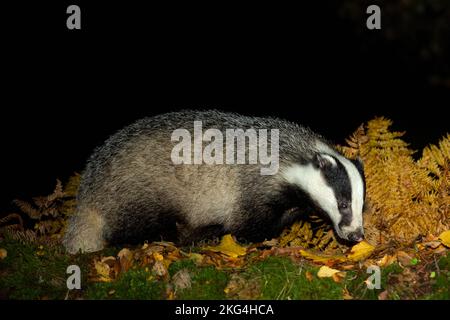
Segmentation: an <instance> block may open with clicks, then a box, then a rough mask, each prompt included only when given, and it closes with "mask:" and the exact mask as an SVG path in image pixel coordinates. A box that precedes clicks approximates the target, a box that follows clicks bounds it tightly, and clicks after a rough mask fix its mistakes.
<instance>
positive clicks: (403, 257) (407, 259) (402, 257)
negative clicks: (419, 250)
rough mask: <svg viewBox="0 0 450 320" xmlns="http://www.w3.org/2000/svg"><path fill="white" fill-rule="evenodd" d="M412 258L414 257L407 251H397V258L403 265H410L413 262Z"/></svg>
mask: <svg viewBox="0 0 450 320" xmlns="http://www.w3.org/2000/svg"><path fill="white" fill-rule="evenodd" d="M412 259H413V257H412V256H410V255H409V254H407V253H406V252H405V251H398V252H397V260H398V262H400V264H401V265H403V266H409V265H410V264H411V260H412Z"/></svg>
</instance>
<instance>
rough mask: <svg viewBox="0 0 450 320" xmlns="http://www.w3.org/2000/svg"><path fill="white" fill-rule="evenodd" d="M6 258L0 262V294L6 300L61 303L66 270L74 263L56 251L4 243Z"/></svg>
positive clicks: (14, 242) (32, 245)
mask: <svg viewBox="0 0 450 320" xmlns="http://www.w3.org/2000/svg"><path fill="white" fill-rule="evenodd" d="M1 246H2V247H3V248H5V249H6V250H7V251H8V256H7V257H6V258H5V259H4V260H2V261H0V273H1V277H0V288H1V289H0V291H1V295H2V296H6V297H8V298H9V299H64V297H65V295H66V293H67V287H66V278H67V274H66V270H67V267H68V266H69V265H71V264H74V263H76V262H77V261H75V262H74V261H71V259H70V258H69V257H68V256H67V255H65V254H64V251H63V250H62V248H60V247H53V248H50V247H45V246H38V245H35V244H21V243H19V242H17V241H14V240H4V241H2V243H1Z"/></svg>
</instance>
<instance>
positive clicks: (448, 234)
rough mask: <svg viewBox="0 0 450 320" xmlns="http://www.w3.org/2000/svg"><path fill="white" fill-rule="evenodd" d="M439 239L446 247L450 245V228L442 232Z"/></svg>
mask: <svg viewBox="0 0 450 320" xmlns="http://www.w3.org/2000/svg"><path fill="white" fill-rule="evenodd" d="M439 240H441V242H442V244H443V245H444V246H446V247H450V230H447V231H444V232H442V233H441V234H440V236H439Z"/></svg>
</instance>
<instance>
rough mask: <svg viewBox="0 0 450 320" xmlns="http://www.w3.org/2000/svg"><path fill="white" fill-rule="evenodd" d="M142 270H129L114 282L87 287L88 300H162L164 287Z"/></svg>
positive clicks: (160, 282)
mask: <svg viewBox="0 0 450 320" xmlns="http://www.w3.org/2000/svg"><path fill="white" fill-rule="evenodd" d="M150 276H151V274H150V273H149V272H147V271H145V270H144V269H131V270H129V271H127V272H125V273H123V274H121V275H120V276H119V278H118V279H116V280H115V281H114V282H99V283H93V284H91V285H90V286H89V288H88V290H87V292H86V298H88V299H95V300H98V299H130V300H146V299H150V300H157V299H162V298H164V296H163V293H164V288H165V285H164V283H163V282H162V281H157V280H155V279H152V278H151V277H150Z"/></svg>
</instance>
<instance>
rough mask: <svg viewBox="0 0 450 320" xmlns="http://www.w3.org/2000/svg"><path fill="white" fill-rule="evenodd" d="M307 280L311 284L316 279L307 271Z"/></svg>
mask: <svg viewBox="0 0 450 320" xmlns="http://www.w3.org/2000/svg"><path fill="white" fill-rule="evenodd" d="M305 276H306V279H308V281H309V282H311V281H312V280H313V279H314V276H313V274H312V273H311V272H309V271H306V273H305Z"/></svg>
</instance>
